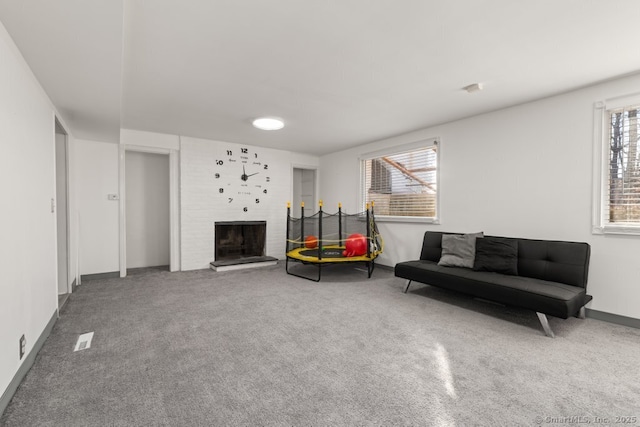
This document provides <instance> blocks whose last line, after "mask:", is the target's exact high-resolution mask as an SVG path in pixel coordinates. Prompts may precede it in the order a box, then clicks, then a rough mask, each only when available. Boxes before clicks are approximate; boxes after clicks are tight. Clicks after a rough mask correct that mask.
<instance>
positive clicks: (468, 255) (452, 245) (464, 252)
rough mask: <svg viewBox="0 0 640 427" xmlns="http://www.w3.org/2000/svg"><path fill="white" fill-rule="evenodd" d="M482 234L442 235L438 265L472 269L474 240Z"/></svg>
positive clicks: (474, 250) (474, 248)
mask: <svg viewBox="0 0 640 427" xmlns="http://www.w3.org/2000/svg"><path fill="white" fill-rule="evenodd" d="M483 235H484V234H483V233H482V232H479V233H472V234H443V235H442V254H441V255H440V261H438V265H442V266H445V267H466V268H473V261H474V258H475V254H476V238H478V237H482V236H483Z"/></svg>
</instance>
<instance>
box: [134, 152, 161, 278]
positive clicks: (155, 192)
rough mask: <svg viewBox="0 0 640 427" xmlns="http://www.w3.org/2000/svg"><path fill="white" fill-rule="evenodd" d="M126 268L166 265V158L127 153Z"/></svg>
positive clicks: (157, 155) (147, 154) (155, 155)
mask: <svg viewBox="0 0 640 427" xmlns="http://www.w3.org/2000/svg"><path fill="white" fill-rule="evenodd" d="M125 169H126V173H125V177H126V204H125V205H126V222H127V231H126V236H127V237H126V242H127V268H138V267H153V266H161V265H169V155H163V154H154V153H142V152H136V151H127V152H126V155H125Z"/></svg>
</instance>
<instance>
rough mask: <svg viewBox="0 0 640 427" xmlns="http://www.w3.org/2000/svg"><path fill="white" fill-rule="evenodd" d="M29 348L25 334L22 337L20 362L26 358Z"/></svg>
mask: <svg viewBox="0 0 640 427" xmlns="http://www.w3.org/2000/svg"><path fill="white" fill-rule="evenodd" d="M26 348H27V339H26V338H25V337H24V334H23V335H22V336H21V337H20V360H22V358H23V357H24V352H25V349H26Z"/></svg>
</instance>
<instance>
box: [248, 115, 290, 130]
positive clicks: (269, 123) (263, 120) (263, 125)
mask: <svg viewBox="0 0 640 427" xmlns="http://www.w3.org/2000/svg"><path fill="white" fill-rule="evenodd" d="M253 126H254V127H257V128H258V129H262V130H278V129H282V128H283V127H284V122H283V121H282V120H280V119H276V118H273V117H260V118H257V119H255V120H254V121H253Z"/></svg>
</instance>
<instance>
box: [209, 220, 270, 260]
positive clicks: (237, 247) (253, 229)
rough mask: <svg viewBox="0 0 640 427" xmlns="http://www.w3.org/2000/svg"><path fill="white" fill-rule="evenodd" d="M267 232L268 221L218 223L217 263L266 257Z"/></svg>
mask: <svg viewBox="0 0 640 427" xmlns="http://www.w3.org/2000/svg"><path fill="white" fill-rule="evenodd" d="M266 232H267V222H266V221H226V222H216V223H215V255H216V261H228V260H237V259H242V258H249V257H262V256H264V254H265V243H266Z"/></svg>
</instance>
